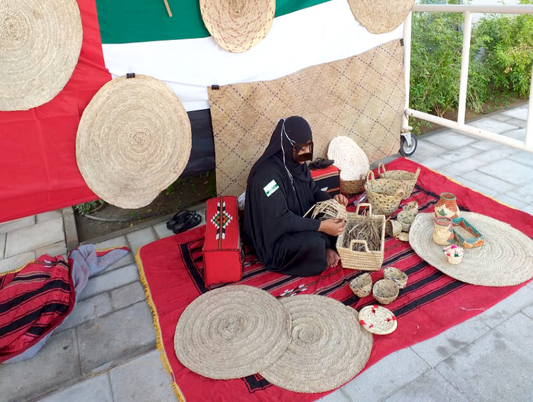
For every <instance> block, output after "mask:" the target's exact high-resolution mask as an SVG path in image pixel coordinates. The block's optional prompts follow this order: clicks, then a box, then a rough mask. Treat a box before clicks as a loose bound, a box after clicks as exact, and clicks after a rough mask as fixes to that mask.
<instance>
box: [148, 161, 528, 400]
mask: <svg viewBox="0 0 533 402" xmlns="http://www.w3.org/2000/svg"><path fill="white" fill-rule="evenodd" d="M417 167H420V168H421V173H420V176H419V179H418V184H417V186H416V188H415V190H414V192H413V194H412V195H411V197H410V198H408V199H407V200H404V201H402V204H404V203H407V202H410V201H413V200H416V201H417V202H418V204H419V207H420V211H421V212H432V211H433V209H434V205H435V204H436V202H437V201H438V199H439V195H438V194H439V193H440V192H442V190H443V189H446V190H447V191H450V192H452V193H454V194H455V195H456V196H457V200H458V204H459V206H460V207H461V209H462V210H465V211H466V210H469V211H472V212H479V213H483V214H486V215H489V216H491V217H492V218H495V219H498V220H501V221H503V222H507V223H509V224H510V225H511V226H513V227H514V228H516V229H518V230H520V231H522V232H523V233H525V234H526V235H527V236H529V237H533V222H532V221H531V219H529V215H528V214H526V213H524V212H521V211H518V210H514V209H511V208H508V207H506V206H504V205H502V204H500V203H498V202H497V201H495V200H493V199H490V198H488V197H485V196H484V195H482V194H480V193H477V192H474V191H472V190H469V189H467V188H466V187H463V186H462V185H460V184H458V183H455V182H452V181H451V180H449V179H447V178H446V177H445V176H442V175H440V174H438V173H435V172H433V171H431V170H429V169H427V168H425V167H422V166H419V165H418V164H416V163H414V162H411V161H409V160H407V159H403V158H402V159H398V160H396V161H394V162H391V163H390V164H388V165H387V170H394V169H401V170H407V171H411V172H415V171H416V169H417ZM352 208H353V207H352ZM395 215H396V214H394V215H393V218H394V217H395ZM204 235H205V226H202V227H199V228H195V229H193V230H190V231H188V232H185V233H182V234H179V235H176V236H171V237H167V238H165V239H162V240H159V241H156V242H153V243H150V244H148V245H146V246H144V247H142V248H141V249H140V250H139V252H138V254H137V263H138V265H139V270H140V274H141V280H142V282H143V284H144V286H145V288H146V293H147V295H148V298H147V300H148V303H149V304H150V306H151V308H152V311H153V315H154V325H155V327H156V332H157V337H158V341H157V344H158V347H159V349H160V350H161V352H162V357H163V361H164V363H165V365H166V367H167V369H168V370H169V372H170V373H171V375H172V378H173V380H174V384H173V386H174V389H175V391H176V394H177V396H178V398H179V399H180V400H184V399H185V400H199V401H200V400H201V401H204V400H213V399H216V400H220V401H244V400H249V401H266V400H269V401H271V400H275V401H312V400H316V399H319V398H320V397H322V396H324V395H325V394H326V393H322V394H297V393H294V392H291V391H286V390H284V389H281V388H279V387H276V386H274V385H272V384H270V383H269V382H268V381H266V380H265V379H264V378H262V377H261V376H260V375H253V376H249V377H246V378H242V379H236V380H227V381H216V380H210V379H208V378H204V377H202V376H200V375H197V374H195V373H193V372H191V371H190V370H188V369H187V368H186V367H184V366H183V365H182V364H181V363H180V362H179V360H178V359H177V358H176V355H175V353H174V334H175V329H176V324H177V322H178V320H179V318H180V315H181V314H182V312H183V311H184V309H185V308H186V307H187V305H189V304H190V303H191V302H192V301H193V300H194V299H196V298H197V297H198V296H200V295H201V294H203V293H205V292H207V291H209V290H210V289H211V288H210V287H207V286H206V285H205V283H204V281H203V279H202V278H203V275H204V272H203V270H204V266H203V258H202V257H203V256H202V247H203V245H204ZM389 266H394V267H396V268H398V269H400V270H402V271H403V272H405V273H406V274H407V275H408V277H409V278H408V282H407V286H406V287H405V288H404V289H402V290H400V294H399V297H398V298H397V299H396V300H395V301H394V302H393V303H391V304H389V305H387V308H389V309H390V310H392V312H393V313H394V314H395V315H396V317H397V320H398V328H397V329H396V331H395V332H393V333H392V334H390V335H387V336H374V346H373V349H372V354H371V356H370V360H369V361H368V364H367V366H366V368H368V367H370V366H371V365H373V364H374V363H376V362H378V361H379V360H380V359H382V358H383V357H385V356H387V355H388V354H390V353H392V352H394V351H396V350H399V349H402V348H405V347H408V346H411V345H413V344H415V343H418V342H421V341H424V340H426V339H428V338H431V337H433V336H435V335H438V334H439V333H441V332H443V331H445V330H446V329H448V328H450V327H452V326H454V325H457V324H459V323H461V322H463V321H465V320H467V319H469V318H472V317H474V316H476V315H477V314H479V313H480V312H481V311H483V310H486V309H488V308H489V307H491V306H493V305H494V304H496V303H497V302H499V301H501V300H502V299H504V298H506V297H507V296H509V295H511V294H512V293H514V292H515V291H517V290H518V289H519V288H520V287H522V286H524V285H525V283H524V284H521V285H517V286H510V287H502V288H493V287H491V288H488V287H483V286H474V285H469V284H466V283H463V282H460V281H457V280H455V279H453V278H451V277H449V276H447V275H445V274H443V273H442V272H440V271H438V270H437V269H435V268H434V267H432V266H431V265H429V264H428V263H426V262H425V261H423V260H422V259H421V258H420V257H419V256H418V255H417V254H416V253H415V252H414V251H413V250H412V248H411V247H410V245H409V243H404V242H401V241H399V240H396V239H394V238H391V237H387V238H386V243H385V259H384V262H383V267H389ZM361 273H362V272H359V271H355V270H350V269H343V268H342V267H341V266H337V267H334V268H328V270H326V271H325V272H324V273H323V274H322V275H320V276H316V277H308V278H299V277H292V276H286V275H282V274H278V273H274V272H269V271H266V270H265V269H264V267H263V266H262V264H261V263H260V262H259V261H258V260H257V259H256V258H255V256H253V255H252V254H250V253H249V252H248V253H246V256H245V263H244V273H243V278H242V280H241V281H240V282H238V283H239V284H244V285H250V286H256V287H259V288H261V289H263V290H266V291H268V292H270V293H271V294H272V295H273V296H275V297H277V298H283V297H293V296H294V297H298V295H299V294H317V295H323V296H328V297H331V298H334V299H336V300H340V301H341V302H343V303H344V304H345V305H347V306H351V307H353V308H355V309H356V310H358V311H359V310H360V309H361V308H363V307H365V306H368V305H373V304H376V301H375V300H374V298H373V297H372V295H369V296H368V297H366V298H363V299H360V298H359V297H357V296H355V295H354V294H353V293H352V291H351V290H350V288H349V283H350V281H351V280H352V279H353V278H355V277H356V276H358V275H360V274H361ZM371 276H372V280H373V282H375V281H377V280H378V279H381V278H383V270H380V271H377V272H372V273H371ZM302 369H303V368H302Z"/></svg>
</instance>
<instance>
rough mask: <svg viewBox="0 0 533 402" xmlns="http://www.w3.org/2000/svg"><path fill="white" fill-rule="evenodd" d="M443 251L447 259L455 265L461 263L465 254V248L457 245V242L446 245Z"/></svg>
mask: <svg viewBox="0 0 533 402" xmlns="http://www.w3.org/2000/svg"><path fill="white" fill-rule="evenodd" d="M442 252H443V253H444V258H446V261H447V262H448V263H449V264H454V265H456V264H459V263H460V262H461V261H462V260H463V256H464V255H465V250H464V249H463V248H462V247H459V246H456V245H455V244H452V245H450V246H448V247H445V248H444V250H442Z"/></svg>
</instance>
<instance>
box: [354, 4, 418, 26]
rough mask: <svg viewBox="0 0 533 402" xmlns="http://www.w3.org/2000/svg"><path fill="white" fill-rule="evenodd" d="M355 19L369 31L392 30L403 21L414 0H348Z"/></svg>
mask: <svg viewBox="0 0 533 402" xmlns="http://www.w3.org/2000/svg"><path fill="white" fill-rule="evenodd" d="M348 3H349V4H350V8H351V10H352V14H353V15H354V17H355V19H356V20H357V21H358V22H359V23H360V24H361V25H362V26H364V27H365V28H366V29H367V30H368V31H369V32H372V33H374V34H382V33H387V32H391V31H394V30H395V29H396V28H398V27H399V26H400V24H401V23H402V22H404V21H405V19H406V18H407V16H408V15H409V13H410V12H411V10H412V9H413V5H414V3H415V0H395V1H390V0H348Z"/></svg>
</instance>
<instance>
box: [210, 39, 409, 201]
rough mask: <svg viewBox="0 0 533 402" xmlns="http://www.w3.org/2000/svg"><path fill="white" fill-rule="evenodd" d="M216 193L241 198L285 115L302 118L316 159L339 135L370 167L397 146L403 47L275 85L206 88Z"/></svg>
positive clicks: (402, 92) (402, 93) (300, 74)
mask: <svg viewBox="0 0 533 402" xmlns="http://www.w3.org/2000/svg"><path fill="white" fill-rule="evenodd" d="M208 94H209V103H210V105H211V118H212V123H213V135H214V141H215V158H216V181H217V192H218V194H224V195H234V196H237V197H238V196H239V195H240V194H241V193H242V192H243V191H244V189H245V188H246V180H247V178H248V174H249V172H250V169H251V167H252V165H253V164H254V163H255V161H256V160H257V159H258V158H259V157H260V156H261V154H262V153H263V152H264V150H265V148H266V146H267V144H268V142H269V141H270V137H271V135H272V131H274V128H275V127H276V124H277V122H278V121H279V119H280V118H282V117H289V116H293V115H297V116H302V117H303V118H305V119H306V120H307V121H308V122H309V124H310V125H311V128H312V130H313V141H314V157H321V158H326V153H327V148H328V145H329V143H330V141H331V140H332V139H333V138H334V137H337V136H341V135H343V136H348V137H350V138H351V139H353V140H354V141H355V142H356V143H357V144H358V145H359V146H360V147H361V148H362V149H363V151H364V152H365V154H366V155H367V156H368V159H369V162H370V163H372V162H374V161H376V160H379V159H381V158H384V157H386V156H388V155H391V154H393V153H396V152H397V151H398V149H399V147H400V130H401V125H402V113H403V110H404V107H405V82H404V69H403V47H402V46H401V45H400V41H398V40H394V41H391V42H388V43H386V44H384V45H381V46H378V47H376V48H374V49H372V50H369V51H368V52H365V53H362V54H360V55H357V56H353V57H350V58H347V59H344V60H337V61H334V62H331V63H325V64H321V65H317V66H313V67H308V68H306V69H303V70H300V71H298V72H296V73H293V74H290V75H288V76H286V77H283V78H279V79H276V80H272V81H259V82H253V83H244V84H234V85H225V86H221V87H220V89H218V90H217V89H212V88H208Z"/></svg>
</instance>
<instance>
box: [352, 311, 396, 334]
mask: <svg viewBox="0 0 533 402" xmlns="http://www.w3.org/2000/svg"><path fill="white" fill-rule="evenodd" d="M359 323H360V324H361V325H362V326H363V328H364V329H366V330H367V331H368V332H371V333H373V334H376V335H388V334H391V333H393V332H394V331H396V328H397V327H398V322H397V321H396V316H395V315H394V313H393V312H392V311H390V310H389V309H388V308H385V307H381V306H378V305H374V306H366V307H363V308H362V309H361V311H359Z"/></svg>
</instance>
